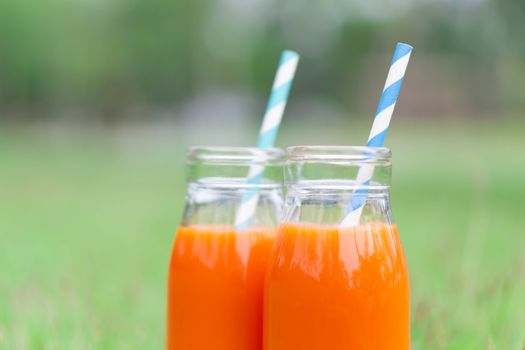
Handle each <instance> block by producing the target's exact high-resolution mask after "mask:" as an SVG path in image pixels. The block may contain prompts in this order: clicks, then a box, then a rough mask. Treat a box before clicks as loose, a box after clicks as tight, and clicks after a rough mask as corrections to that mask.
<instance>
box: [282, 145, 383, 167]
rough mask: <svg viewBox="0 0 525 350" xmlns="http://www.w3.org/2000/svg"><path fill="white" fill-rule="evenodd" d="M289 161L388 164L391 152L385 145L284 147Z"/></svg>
mask: <svg viewBox="0 0 525 350" xmlns="http://www.w3.org/2000/svg"><path fill="white" fill-rule="evenodd" d="M286 152H287V155H288V161H289V162H323V163H353V164H355V163H369V164H374V165H382V166H388V165H390V159H391V157H392V152H391V151H390V149H389V148H386V147H365V146H293V147H288V148H287V149H286Z"/></svg>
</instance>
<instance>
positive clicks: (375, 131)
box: [340, 43, 413, 227]
mask: <svg viewBox="0 0 525 350" xmlns="http://www.w3.org/2000/svg"><path fill="white" fill-rule="evenodd" d="M412 50H413V47H412V46H410V45H408V44H403V43H397V45H396V50H395V52H394V57H393V58H392V63H391V65H390V70H389V71H388V76H387V78H386V83H385V87H384V89H383V93H382V94H381V99H380V100H379V105H378V106H377V111H376V116H375V119H374V124H373V125H372V130H371V131H370V135H369V136H368V143H367V146H368V147H382V146H383V144H384V142H385V136H386V133H387V131H388V126H389V125H390V119H391V118H392V114H393V113H394V108H395V106H396V102H397V98H398V97H399V91H400V90H401V86H402V85H403V81H404V80H405V72H406V69H407V66H408V61H409V60H410V54H411V53H412ZM373 175H374V166H373V165H368V164H366V165H363V166H361V167H360V168H359V172H358V173H357V179H356V182H357V183H358V184H363V185H369V184H370V181H371V180H372V176H373ZM367 192H368V191H367V190H366V189H361V190H357V191H355V192H354V197H353V199H352V201H351V202H350V204H349V205H348V208H347V211H346V212H347V214H346V216H345V218H344V219H343V221H342V222H341V224H340V226H342V227H352V226H356V225H358V224H359V221H360V218H361V213H362V211H363V207H364V206H365V203H366V194H367ZM356 194H357V196H355V195H356Z"/></svg>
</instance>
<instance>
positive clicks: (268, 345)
mask: <svg viewBox="0 0 525 350" xmlns="http://www.w3.org/2000/svg"><path fill="white" fill-rule="evenodd" d="M390 158H391V153H390V150H388V149H386V148H368V147H339V146H312V147H291V148H289V149H288V163H287V171H286V186H287V195H286V201H285V208H284V214H283V220H282V222H281V224H280V226H279V230H278V234H277V238H276V242H275V247H274V249H273V251H272V253H271V255H270V261H269V263H268V271H267V276H266V285H265V307H264V349H265V350H284V349H287V350H288V349H330V350H339V349H359V350H378V349H388V350H407V349H409V347H410V345H409V342H410V340H409V339H410V325H409V323H410V316H409V280H408V272H407V267H406V263H405V257H404V253H403V249H402V246H401V241H400V239H399V237H398V233H397V227H396V225H395V224H394V221H393V219H392V212H391V209H390V194H389V189H390V178H391V159H390ZM360 168H363V169H368V170H371V169H372V170H373V176H372V177H371V180H370V181H367V182H364V183H360V182H357V181H356V180H355V179H357V178H358V177H357V175H358V172H359V169H360ZM363 169H362V171H363ZM352 203H353V204H355V203H363V204H364V206H363V208H362V212H361V215H360V217H359V220H358V221H355V222H353V223H351V224H349V223H348V222H347V223H346V224H345V225H342V222H343V219H344V218H345V217H347V215H348V212H349V211H350V210H351V208H352V207H353V205H352Z"/></svg>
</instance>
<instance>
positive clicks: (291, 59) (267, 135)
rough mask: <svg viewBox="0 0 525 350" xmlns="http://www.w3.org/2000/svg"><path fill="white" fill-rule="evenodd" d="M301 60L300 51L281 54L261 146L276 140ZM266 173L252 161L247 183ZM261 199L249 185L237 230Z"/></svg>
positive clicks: (264, 146) (239, 210)
mask: <svg viewBox="0 0 525 350" xmlns="http://www.w3.org/2000/svg"><path fill="white" fill-rule="evenodd" d="M298 62H299V55H298V54H297V52H294V51H289V50H286V51H283V53H282V54H281V59H280V61H279V66H278V68H277V73H276V75H275V79H274V81H273V86H272V92H271V94H270V99H269V101H268V105H267V106H266V113H265V114H264V119H263V123H262V126H261V131H260V132H259V139H258V140H257V147H258V148H261V149H262V148H271V147H273V146H274V144H275V139H276V138H277V132H278V131H279V126H280V125H281V120H282V117H283V113H284V109H285V108H286V102H287V101H288V95H289V93H290V89H291V87H292V82H293V78H294V76H295V71H296V69H297V64H298ZM263 173H264V166H263V165H252V166H251V167H250V171H249V172H248V178H247V180H246V181H247V183H248V184H250V185H257V184H259V183H260V182H261V180H262V176H263ZM258 200H259V191H258V190H257V189H255V188H250V189H248V190H247V191H246V192H245V193H244V195H243V197H242V200H241V205H240V206H239V209H238V210H237V215H236V217H235V229H236V230H242V229H245V228H246V227H248V225H249V223H250V220H251V218H252V216H253V214H254V213H255V209H256V208H257V202H258Z"/></svg>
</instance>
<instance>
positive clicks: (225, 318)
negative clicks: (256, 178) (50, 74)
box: [167, 225, 275, 350]
mask: <svg viewBox="0 0 525 350" xmlns="http://www.w3.org/2000/svg"><path fill="white" fill-rule="evenodd" d="M274 233H275V230H274V229H272V228H254V229H249V230H246V231H241V232H235V231H234V229H233V227H229V226H213V225H196V226H188V227H180V228H179V229H178V231H177V237H176V240H175V244H174V247H173V252H172V257H171V263H170V269H169V281H168V320H167V327H168V333H167V349H168V350H201V349H202V350H208V349H210V350H222V349H224V350H252V349H253V350H255V349H257V350H258V349H261V348H262V303H263V289H264V288H263V283H264V274H265V269H266V264H267V259H268V255H269V251H270V248H271V246H272V243H273V238H274Z"/></svg>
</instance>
